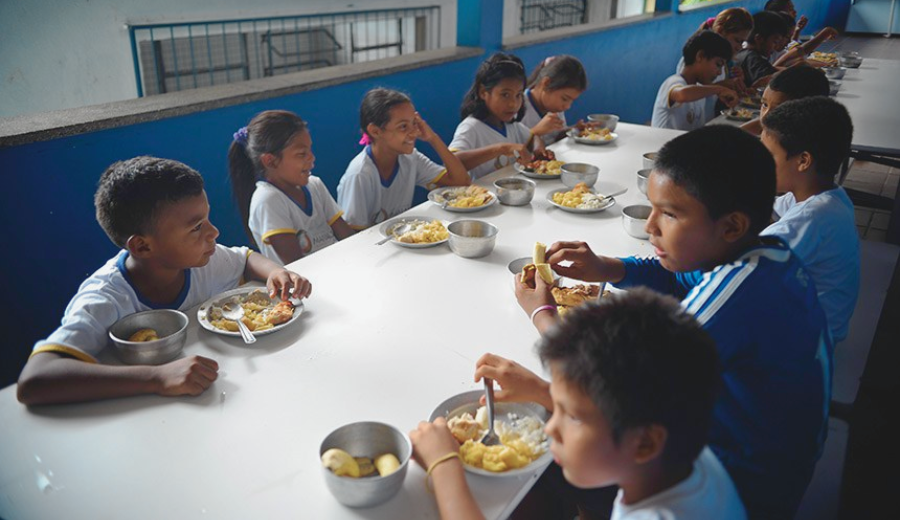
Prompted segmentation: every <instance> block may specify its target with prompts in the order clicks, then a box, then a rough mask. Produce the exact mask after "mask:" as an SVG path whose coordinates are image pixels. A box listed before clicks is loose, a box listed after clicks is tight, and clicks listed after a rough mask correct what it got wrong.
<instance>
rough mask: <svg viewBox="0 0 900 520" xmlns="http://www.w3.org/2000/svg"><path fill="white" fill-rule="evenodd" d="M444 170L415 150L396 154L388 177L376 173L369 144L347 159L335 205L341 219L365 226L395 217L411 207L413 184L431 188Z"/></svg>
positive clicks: (354, 224)
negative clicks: (340, 211) (337, 205)
mask: <svg viewBox="0 0 900 520" xmlns="http://www.w3.org/2000/svg"><path fill="white" fill-rule="evenodd" d="M446 172H447V169H446V168H444V167H443V166H441V165H439V164H436V163H434V161H432V160H431V159H429V158H428V157H426V156H425V155H424V154H423V153H421V152H419V151H418V150H415V149H414V150H413V152H412V153H411V154H406V155H400V156H399V157H397V164H396V166H394V171H393V173H392V174H391V177H390V179H388V180H387V181H385V180H384V179H382V178H381V175H379V174H378V166H376V165H375V160H374V159H373V158H372V149H371V147H369V146H366V148H365V149H364V150H363V151H361V152H359V155H357V156H356V157H354V158H353V160H352V161H350V164H349V165H348V166H347V171H346V172H344V176H343V177H341V182H340V184H338V190H337V191H338V204H340V205H341V207H342V208H343V209H344V220H346V221H347V223H348V224H350V225H351V226H353V227H354V228H356V229H364V228H367V227H370V226H374V225H375V224H379V223H381V222H384V221H385V220H387V219H389V218H391V217H395V216H397V215H399V214H400V213H403V212H404V211H406V210H408V209H409V208H410V207H412V201H413V195H414V193H415V189H416V186H422V187H423V188H427V189H432V188H434V187H435V186H436V185H437V182H438V181H439V180H440V179H441V177H443V176H444V174H445V173H446Z"/></svg>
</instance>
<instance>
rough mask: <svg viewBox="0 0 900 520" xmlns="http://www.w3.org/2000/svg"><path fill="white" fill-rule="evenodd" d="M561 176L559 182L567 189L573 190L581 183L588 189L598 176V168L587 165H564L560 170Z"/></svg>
mask: <svg viewBox="0 0 900 520" xmlns="http://www.w3.org/2000/svg"><path fill="white" fill-rule="evenodd" d="M560 171H561V172H562V176H561V177H560V180H562V183H563V184H565V185H566V186H568V187H569V188H574V187H575V185H576V184H578V183H579V182H583V183H585V184H587V185H588V187H590V186H593V185H594V184H595V183H596V182H597V177H599V176H600V168H597V167H596V166H594V165H593V164H587V163H566V164H564V165H562V167H561V168H560Z"/></svg>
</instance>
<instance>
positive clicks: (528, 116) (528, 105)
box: [522, 89, 566, 144]
mask: <svg viewBox="0 0 900 520" xmlns="http://www.w3.org/2000/svg"><path fill="white" fill-rule="evenodd" d="M545 115H546V114H545V113H542V112H541V111H540V110H538V109H537V107H536V106H535V104H534V95H533V94H532V93H531V89H526V90H525V117H523V118H522V124H523V125H525V126H526V127H528V128H529V129H531V128H534V127H535V125H537V124H538V123H540V122H541V119H543V118H544V116H545ZM556 115H557V116H559V118H560V119H562V122H563V126H565V125H566V113H565V112H557V113H556ZM557 133H558V132H550V133H549V134H547V135H545V136H543V137H541V139H542V140H543V141H544V144H552V143H553V142H554V141H555V140H556V134H557Z"/></svg>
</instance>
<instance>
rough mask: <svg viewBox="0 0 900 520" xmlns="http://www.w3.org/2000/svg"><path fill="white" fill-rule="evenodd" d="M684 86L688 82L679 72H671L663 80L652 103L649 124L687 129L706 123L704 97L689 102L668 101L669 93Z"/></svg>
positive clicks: (693, 128)
mask: <svg viewBox="0 0 900 520" xmlns="http://www.w3.org/2000/svg"><path fill="white" fill-rule="evenodd" d="M686 86H688V83H687V81H685V79H684V77H682V76H681V74H673V75H671V76H669V77H668V78H666V80H665V81H663V83H662V85H660V86H659V91H658V92H657V93H656V101H655V102H654V103H653V119H652V121H651V123H650V126H652V127H654V128H672V129H674V130H685V131H687V130H695V129H697V128H700V127H702V126H703V125H705V124H706V98H700V99H698V100H696V101H691V102H690V103H674V104H672V103H669V93H670V92H672V91H673V90H678V89H681V88H684V87H686Z"/></svg>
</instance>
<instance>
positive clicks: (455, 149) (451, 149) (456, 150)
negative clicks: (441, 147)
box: [447, 148, 459, 153]
mask: <svg viewBox="0 0 900 520" xmlns="http://www.w3.org/2000/svg"><path fill="white" fill-rule="evenodd" d="M447 149H448V150H450V153H456V152H458V151H459V148H447Z"/></svg>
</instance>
